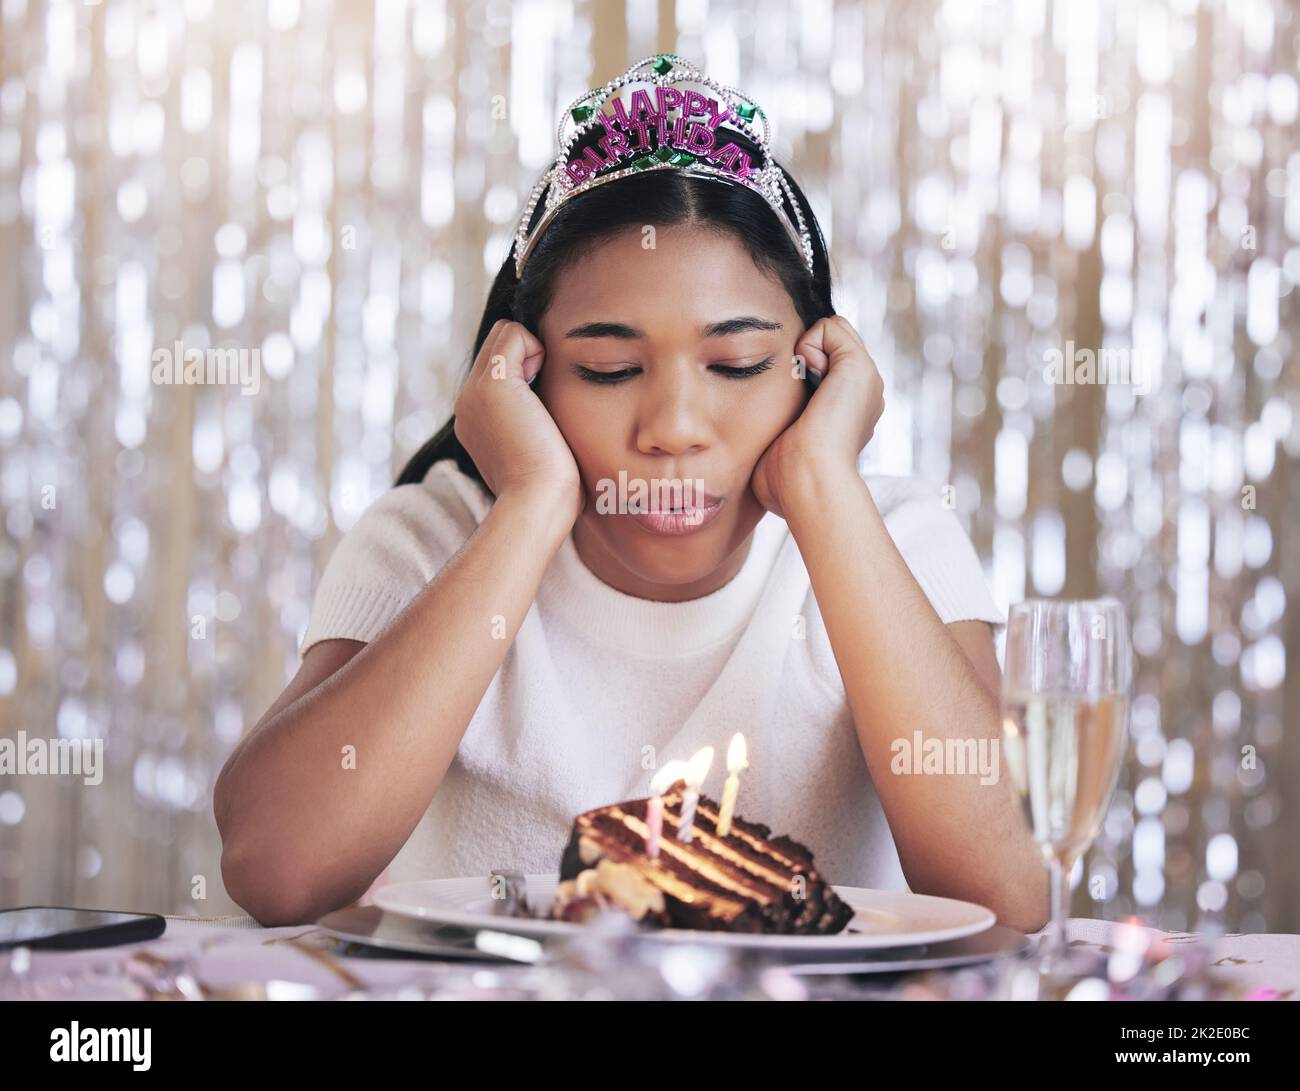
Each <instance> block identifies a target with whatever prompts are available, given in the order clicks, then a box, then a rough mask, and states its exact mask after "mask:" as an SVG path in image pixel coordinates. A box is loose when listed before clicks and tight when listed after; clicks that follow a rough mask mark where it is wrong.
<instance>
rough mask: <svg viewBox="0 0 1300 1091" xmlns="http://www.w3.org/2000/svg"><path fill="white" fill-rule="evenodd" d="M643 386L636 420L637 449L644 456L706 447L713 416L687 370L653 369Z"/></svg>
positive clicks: (701, 392) (676, 452)
mask: <svg viewBox="0 0 1300 1091" xmlns="http://www.w3.org/2000/svg"><path fill="white" fill-rule="evenodd" d="M656 370H657V372H658V374H657V375H656V376H655V378H654V379H653V380H652V381H651V382H650V383H648V384H646V385H645V386H644V387H643V390H644V391H645V397H644V400H643V401H642V403H641V405H640V407H639V409H638V413H637V423H636V448H637V450H638V451H639V452H641V453H642V454H647V455H681V454H686V453H688V452H691V451H694V450H698V449H703V448H705V447H707V446H708V444H709V440H710V438H711V437H712V434H713V425H712V416H711V414H710V411H709V406H708V404H707V399H706V398H705V396H704V391H703V390H701V389H700V388H699V387H698V386H697V384H696V383H695V382H694V380H693V379H692V378H688V377H686V369H683V370H681V371H679V370H675V369H668V368H662V369H656Z"/></svg>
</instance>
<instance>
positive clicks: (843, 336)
mask: <svg viewBox="0 0 1300 1091" xmlns="http://www.w3.org/2000/svg"><path fill="white" fill-rule="evenodd" d="M751 135H752V134H751ZM729 138H731V134H729ZM734 139H735V141H737V142H738V146H740V147H743V148H744V149H745V150H746V154H748V155H751V156H752V157H753V158H754V160H755V161H756V162H757V161H759V159H760V158H761V156H762V155H763V154H764V153H765V152H766V148H765V147H763V146H761V144H760V143H759V142H756V141H752V140H746V139H745V137H744V135H741V134H737V135H735V136H734ZM586 146H588V147H591V146H594V142H593V141H588V143H587V145H586ZM778 169H780V171H781V175H782V177H783V178H784V180H785V182H786V183H787V184H788V187H789V188H788V189H786V190H785V193H786V194H787V197H788V199H789V205H788V207H786V208H784V209H782V210H781V214H780V215H778V211H777V210H775V208H774V206H773V203H772V201H770V200H768V199H767V198H766V197H765V196H764V195H763V194H761V193H759V192H757V191H756V190H755V189H754V188H751V187H749V186H747V185H742V184H719V179H718V178H717V177H706V176H703V175H702V174H700V173H696V172H692V171H688V170H681V169H671V168H668V169H653V170H645V171H641V170H635V171H630V172H625V174H624V175H620V176H619V177H618V178H616V179H612V180H609V184H597V185H592V186H590V187H588V188H585V189H583V190H582V191H580V192H577V193H576V194H575V195H573V196H571V197H569V198H568V199H567V200H565V201H564V202H563V203H562V204H561V205H559V207H558V208H557V209H556V210H554V211H553V212H548V211H546V210H545V209H544V206H543V205H541V204H538V205H537V207H536V209H530V211H531V213H532V214H531V217H529V216H528V215H526V216H525V225H526V226H527V227H529V228H530V229H532V231H531V235H530V236H529V246H528V249H527V253H526V257H527V260H526V262H525V263H524V264H523V267H522V272H520V271H519V270H518V269H517V266H516V260H515V259H516V257H518V256H519V253H520V248H519V247H516V249H515V250H514V251H513V252H512V254H511V255H510V256H509V257H507V259H506V261H505V263H504V264H503V265H502V268H501V271H500V273H499V274H498V275H497V277H496V280H495V283H494V284H493V286H492V289H491V293H490V295H489V297H488V301H487V307H486V310H485V312H484V315H483V320H482V322H481V324H480V327H479V331H478V336H477V338H476V342H475V346H474V358H473V363H472V366H471V368H470V370H469V373H468V375H467V377H466V378H465V380H464V382H463V385H462V386H461V388H460V390H459V393H458V395H457V397H456V400H455V405H454V416H453V417H452V419H451V420H450V421H449V422H448V423H447V425H446V426H445V427H444V428H443V429H442V431H441V432H439V433H438V434H437V435H436V436H435V437H434V438H433V439H432V440H431V441H430V442H429V443H428V444H426V445H425V447H424V448H423V449H422V450H421V451H420V452H418V453H417V454H416V455H415V457H414V458H413V459H412V460H411V462H410V464H409V465H408V466H407V467H406V468H405V470H404V471H403V472H402V474H401V476H400V477H399V479H398V483H397V485H396V487H394V488H393V489H392V490H391V491H390V492H388V493H387V494H385V495H384V496H382V497H380V498H379V499H378V500H377V501H376V502H375V503H374V504H372V505H371V507H370V508H369V509H368V510H367V511H366V512H365V513H364V514H363V515H362V517H361V518H360V520H359V521H358V522H357V523H356V524H355V525H354V526H353V527H352V528H351V529H350V530H349V531H348V532H347V533H346V534H345V535H344V537H343V539H342V541H341V542H340V543H339V545H338V547H337V549H336V551H335V553H334V555H333V557H332V558H331V560H330V563H329V564H328V566H327V567H326V570H325V573H324V576H323V578H322V581H321V584H320V587H319V588H318V590H317V593H316V597H315V601H314V606H313V610H312V615H311V619H310V622H309V624H308V627H307V631H306V633H305V635H304V638H303V642H302V648H301V650H302V655H303V658H302V665H301V668H300V669H299V671H298V673H297V676H296V677H295V678H294V679H293V680H292V682H291V683H290V684H289V686H288V687H287V688H286V689H285V691H284V693H283V694H281V695H280V697H279V699H278V700H276V702H275V703H274V704H273V705H272V706H271V708H270V709H268V710H267V712H266V714H265V715H264V716H263V717H262V719H261V721H260V722H259V723H258V724H257V726H256V727H255V728H254V730H253V731H252V732H251V733H250V734H249V735H248V736H247V737H246V738H245V739H244V740H243V741H242V742H241V743H240V745H239V746H238V747H237V748H236V750H235V751H234V753H232V754H231V756H230V759H229V760H228V761H227V763H226V766H225V768H224V769H223V770H222V773H221V776H220V779H219V781H218V783H217V786H216V791H215V795H214V809H215V813H216V819H217V823H218V826H219V828H220V831H221V835H222V838H223V854H222V872H223V876H224V878H225V882H226V887H227V890H228V891H229V892H230V894H231V896H232V897H233V898H234V899H235V900H236V901H237V902H239V904H241V905H243V906H244V907H245V908H246V909H247V910H248V911H249V912H250V913H251V914H252V915H253V916H255V917H256V918H258V919H259V920H260V921H262V922H263V923H265V924H281V923H291V922H300V921H308V920H313V919H315V918H316V917H318V916H320V915H322V914H324V913H325V912H328V911H329V910H332V909H335V908H338V907H340V906H343V905H346V904H349V903H351V902H353V901H355V900H357V899H358V898H360V897H361V896H362V895H364V894H365V893H366V891H367V890H368V889H369V888H370V887H371V886H372V884H375V883H376V881H377V880H379V879H383V880H385V881H388V880H392V881H397V880H403V879H410V878H432V877H442V876H452V875H486V874H487V873H488V872H489V871H490V870H491V869H493V868H498V867H512V868H516V869H518V870H521V871H525V872H555V871H556V870H557V869H558V865H559V858H560V853H561V850H562V848H563V846H564V843H565V840H566V838H567V836H568V832H569V829H570V826H571V823H572V820H573V817H574V816H575V815H576V814H578V813H579V812H581V811H584V810H588V809H590V808H592V807H596V806H602V805H604V804H607V803H612V802H615V801H618V800H621V799H628V798H634V797H637V796H644V795H645V794H647V791H648V785H649V780H650V778H651V777H652V776H653V775H654V771H655V770H656V769H657V768H658V767H659V766H661V765H662V763H663V762H664V761H667V760H669V759H672V758H688V757H690V756H691V754H693V753H694V752H695V751H696V750H697V749H699V748H700V747H702V746H706V745H713V746H715V747H716V748H717V749H718V752H719V754H720V755H721V754H724V753H725V751H726V746H727V743H728V741H729V739H730V738H731V736H732V734H733V733H734V732H736V731H743V732H744V733H745V736H746V738H747V740H748V743H749V754H750V767H749V768H748V769H747V770H746V771H745V772H744V774H743V776H742V778H741V784H742V789H741V795H740V802H739V806H738V811H739V813H740V814H742V815H744V816H745V817H747V818H750V819H753V820H757V821H761V822H764V823H766V824H768V825H769V826H771V827H772V829H773V830H774V831H775V832H778V833H788V834H790V835H791V836H793V837H795V838H796V839H798V840H799V841H802V842H804V843H805V844H807V845H808V846H809V847H810V848H811V849H812V850H813V852H814V853H815V854H816V857H817V861H818V866H819V869H820V870H821V872H822V873H823V874H824V875H825V876H826V877H827V878H828V879H829V880H830V881H832V882H836V883H843V884H853V885H865V886H874V887H880V888H893V889H902V888H904V886H906V887H908V888H910V889H912V890H914V891H916V892H919V893H930V894H940V895H948V896H952V897H958V898H964V899H968V900H971V901H976V902H979V903H981V904H984V905H986V906H988V907H990V908H991V909H993V910H994V911H995V912H996V913H997V915H998V917H999V918H1000V919H1001V921H1002V922H1003V923H1006V924H1009V925H1011V926H1013V927H1018V928H1021V929H1023V930H1037V929H1038V928H1040V927H1041V926H1042V925H1043V923H1044V921H1045V919H1046V915H1047V883H1046V879H1045V874H1044V871H1043V865H1042V860H1041V857H1040V855H1039V852H1038V850H1037V848H1036V846H1035V845H1034V844H1033V842H1032V841H1031V840H1030V837H1029V834H1028V832H1027V830H1026V828H1025V826H1024V823H1023V821H1022V818H1021V815H1020V814H1019V811H1018V805H1017V803H1016V801H1015V799H1014V797H1013V794H1012V789H1011V787H1010V785H1009V783H1008V782H1007V779H1006V778H1002V777H997V775H996V774H997V771H998V769H997V768H995V769H994V770H993V777H992V778H990V777H989V776H987V775H985V776H981V775H980V773H979V771H978V770H977V769H976V768H974V766H973V765H972V766H971V767H970V768H969V769H968V770H967V771H965V772H964V773H963V772H960V771H953V770H945V771H944V772H931V773H930V774H929V775H914V774H913V773H912V772H911V771H910V769H909V768H908V766H907V764H906V763H900V760H899V758H900V754H902V753H903V752H904V751H907V750H908V748H911V747H913V746H914V744H915V742H916V740H917V735H918V733H920V735H921V736H922V737H923V738H924V739H926V740H936V739H937V740H940V741H941V742H945V741H946V740H970V743H969V744H968V745H967V746H966V750H967V751H968V752H970V753H974V752H975V750H976V747H977V745H979V740H986V743H985V744H983V745H987V741H990V740H995V739H997V738H998V737H999V735H1000V724H999V713H998V691H999V685H1000V674H999V668H998V663H997V658H996V655H995V652H994V644H993V634H992V631H991V628H990V626H991V625H999V624H1001V623H1002V622H1003V617H1002V615H1001V613H1000V611H999V610H998V608H997V606H996V604H995V603H994V602H993V601H992V599H991V597H990V596H989V593H988V590H987V588H986V587H985V584H984V580H983V574H982V571H981V569H980V565H979V561H978V558H977V556H976V554H975V551H974V549H973V548H972V546H971V544H970V541H969V539H968V538H967V537H966V535H965V532H964V531H963V530H962V528H961V525H960V523H959V522H958V520H957V518H956V516H955V515H954V514H953V512H952V511H951V510H949V508H948V507H947V506H945V505H944V503H943V501H942V496H941V493H940V490H939V489H938V487H937V486H932V485H929V484H926V483H924V482H920V481H917V480H915V479H911V478H901V477H887V476H883V475H865V476H864V475H863V474H862V473H860V472H859V468H858V459H859V454H860V452H861V451H862V450H863V448H864V447H865V446H866V445H867V443H868V442H869V441H870V439H871V437H872V432H873V429H874V427H875V424H876V422H877V420H878V418H879V417H880V414H881V412H882V410H883V408H884V398H883V393H882V387H883V384H882V382H881V379H880V376H879V374H878V372H877V369H876V367H875V365H874V364H873V363H872V360H871V357H870V355H869V353H868V351H867V349H866V347H865V345H864V344H863V342H862V339H861V338H860V337H859V336H858V334H857V332H856V331H855V330H854V329H853V327H852V326H851V325H850V324H849V323H848V322H847V321H846V320H845V319H844V318H843V317H841V316H838V315H836V314H835V313H834V308H833V306H832V303H831V281H830V270H829V265H828V261H827V255H826V251H825V246H824V243H823V240H822V237H821V232H820V229H819V228H818V226H817V224H816V221H815V219H813V217H812V213H811V209H810V208H809V206H808V204H807V201H806V200H805V199H804V195H803V193H802V191H801V190H800V189H799V187H798V185H797V184H796V183H795V182H794V180H793V178H791V177H790V176H789V175H788V174H787V173H785V171H784V168H779V167H778ZM796 201H797V202H798V205H799V206H801V211H802V212H803V216H804V219H803V220H801V221H799V222H800V223H803V222H806V223H807V225H808V226H807V234H806V237H808V238H810V239H811V247H810V248H809V249H810V253H801V252H800V247H799V246H798V244H797V243H798V240H797V238H795V237H794V236H792V232H791V229H790V225H791V224H792V223H793V222H794V220H795V215H794V204H795V202H796ZM539 222H540V223H544V225H545V226H544V229H543V230H541V231H540V233H539V232H538V231H537V230H536V226H537V225H538V224H539ZM809 259H811V269H810V268H809ZM817 378H820V384H819V385H817V384H816V380H817ZM810 379H811V381H810ZM664 481H674V482H678V483H685V490H686V491H684V492H683V493H682V494H681V495H684V496H685V499H684V500H678V501H676V502H674V503H671V504H670V505H669V506H670V507H671V508H672V510H650V511H643V510H639V509H638V506H637V504H636V502H635V500H633V499H630V497H632V496H633V495H634V494H635V483H636V482H643V483H645V482H650V483H654V482H664ZM692 485H693V486H694V491H691V486H692ZM651 487H652V488H653V486H651ZM641 495H642V497H644V496H645V495H646V494H645V493H644V492H643V493H642V494H641ZM661 495H668V494H667V493H664V494H661ZM993 752H994V753H995V754H996V749H995V748H994V750H993ZM913 757H914V758H915V765H916V768H917V769H918V770H919V769H920V766H921V755H920V754H915V755H913ZM721 764H722V763H721V761H720V760H719V762H717V763H716V764H715V767H714V772H713V773H712V774H711V777H710V781H707V782H706V783H705V785H704V791H705V792H706V793H708V794H711V795H714V796H715V797H716V795H717V793H718V792H719V791H720V787H721V779H722V777H723V776H725V770H722V769H721V768H720V767H721ZM714 781H716V783H713V782H714Z"/></svg>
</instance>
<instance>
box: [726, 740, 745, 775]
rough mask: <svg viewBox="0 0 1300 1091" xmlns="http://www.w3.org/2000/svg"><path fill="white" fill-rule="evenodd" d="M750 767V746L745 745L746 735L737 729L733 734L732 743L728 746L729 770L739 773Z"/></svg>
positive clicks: (729, 771)
mask: <svg viewBox="0 0 1300 1091" xmlns="http://www.w3.org/2000/svg"><path fill="white" fill-rule="evenodd" d="M748 768H749V748H748V747H747V746H746V745H745V736H744V735H742V734H741V733H740V732H739V731H737V732H736V733H735V734H734V735H732V736H731V745H730V746H728V747H727V772H728V773H739V772H740V771H741V770H742V769H748Z"/></svg>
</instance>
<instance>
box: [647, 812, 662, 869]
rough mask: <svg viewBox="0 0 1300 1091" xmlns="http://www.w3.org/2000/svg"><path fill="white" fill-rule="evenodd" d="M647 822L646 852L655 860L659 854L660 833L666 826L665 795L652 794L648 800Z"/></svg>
mask: <svg viewBox="0 0 1300 1091" xmlns="http://www.w3.org/2000/svg"><path fill="white" fill-rule="evenodd" d="M645 824H646V826H647V827H649V828H648V830H647V832H646V835H645V854H646V855H647V856H649V857H650V858H651V859H652V860H653V859H654V858H655V857H657V856H658V855H659V835H660V834H661V833H662V832H663V828H664V797H663V796H651V797H650V798H649V800H647V802H646V808H645Z"/></svg>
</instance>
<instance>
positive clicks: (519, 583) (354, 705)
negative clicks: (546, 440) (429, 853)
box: [222, 493, 571, 921]
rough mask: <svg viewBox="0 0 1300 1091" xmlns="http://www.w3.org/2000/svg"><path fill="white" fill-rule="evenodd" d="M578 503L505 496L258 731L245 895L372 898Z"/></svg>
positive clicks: (233, 830)
mask: <svg viewBox="0 0 1300 1091" xmlns="http://www.w3.org/2000/svg"><path fill="white" fill-rule="evenodd" d="M564 508H565V505H563V504H558V503H554V502H553V501H552V500H551V498H550V497H549V496H547V495H544V494H533V493H529V494H506V495H503V496H502V497H500V498H499V499H498V500H497V502H496V503H495V504H494V505H493V507H492V508H491V510H490V511H489V513H488V515H487V517H486V518H485V519H484V521H483V523H482V524H481V525H480V526H479V527H478V528H477V529H476V530H475V531H474V533H473V534H472V535H471V536H470V538H469V539H468V540H467V541H466V542H465V544H464V545H463V546H462V547H461V549H460V550H459V551H458V552H457V553H456V554H455V556H453V557H452V558H451V560H449V561H448V562H447V564H446V565H445V566H443V568H441V569H440V570H439V571H438V573H437V574H436V575H435V576H434V577H433V579H431V580H430V581H429V583H428V584H427V585H426V586H425V587H424V588H422V589H421V590H420V592H419V594H417V595H416V596H415V598H414V599H413V600H412V601H411V602H410V603H409V604H407V606H406V607H405V608H404V609H403V610H402V612H401V613H400V614H398V616H397V617H396V618H395V619H394V620H393V622H392V623H391V625H389V626H388V627H387V628H386V629H385V631H384V633H383V634H382V635H381V636H380V637H379V638H377V639H376V640H375V641H373V642H372V643H370V644H369V645H367V646H366V647H364V648H362V649H361V650H360V651H359V652H357V654H356V655H355V656H353V658H352V659H351V660H350V661H349V662H347V663H346V664H345V665H344V666H343V667H342V668H340V669H339V670H338V671H337V672H336V673H335V674H334V675H332V676H330V677H329V678H328V679H326V681H325V682H323V683H321V684H320V685H319V686H317V687H316V688H315V689H313V690H312V691H310V692H309V693H307V694H305V695H304V696H303V697H301V698H300V699H299V700H297V701H296V702H294V703H293V704H291V705H289V706H287V707H286V708H284V709H282V710H281V711H280V712H279V713H278V714H276V715H275V716H273V717H272V718H271V719H269V720H268V721H267V722H265V723H263V724H260V725H259V726H258V727H257V728H256V729H255V731H254V734H253V735H252V736H250V738H249V739H248V741H247V743H246V745H245V746H244V747H243V748H242V750H241V752H240V753H239V754H237V755H236V756H235V759H234V761H233V762H232V763H231V764H230V766H229V767H228V768H227V769H226V770H224V771H223V774H222V779H223V780H224V781H226V783H225V784H223V786H222V791H223V793H224V796H225V799H226V801H227V802H226V806H225V808H224V814H225V828H224V829H223V830H222V836H223V843H224V847H223V855H222V868H223V874H224V875H225V876H226V881H227V886H228V888H229V887H231V886H232V885H233V886H234V887H235V888H236V889H232V890H231V894H232V896H234V897H235V898H236V900H240V896H241V894H242V895H243V897H244V898H245V899H247V900H246V901H241V904H244V905H245V907H246V908H248V902H249V901H256V902H257V903H258V904H259V905H263V906H267V905H272V906H274V908H273V909H270V910H268V911H267V912H264V913H263V915H264V916H265V915H268V913H269V914H271V915H274V916H276V917H280V918H285V920H286V921H288V920H308V919H314V917H315V916H317V915H319V914H321V913H324V912H327V911H328V910H330V909H333V908H336V907H338V906H341V905H345V904H348V903H349V902H352V901H355V900H356V899H357V898H358V897H360V896H361V895H362V894H363V893H365V891H366V889H367V888H368V887H369V885H370V884H371V883H372V882H373V881H374V879H375V877H376V876H377V875H378V874H379V873H380V872H381V871H382V870H383V868H384V867H385V866H386V865H387V864H388V862H389V861H390V860H391V859H392V858H393V856H394V855H396V853H397V852H398V850H399V849H400V848H401V847H402V845H403V844H405V842H406V840H407V838H408V837H409V836H410V834H411V831H412V830H413V829H414V828H415V826H416V824H417V823H418V822H419V820H420V818H421V816H422V815H423V814H424V813H425V811H426V810H427V809H428V807H429V803H430V801H431V800H432V798H433V795H434V793H435V792H436V791H437V790H438V787H439V785H440V784H441V783H442V779H443V777H444V776H445V775H446V772H447V769H448V767H449V766H450V764H451V762H452V759H453V758H454V756H455V754H456V750H457V748H458V746H459V745H460V741H461V738H462V736H463V735H464V733H465V729H466V728H467V727H468V725H469V723H470V721H471V719H472V718H473V716H474V713H475V711H476V710H477V708H478V706H479V702H480V701H481V700H482V698H483V695H484V693H485V692H486V691H487V688H488V686H489V685H490V684H491V681H492V679H493V677H494V676H495V675H496V673H497V670H498V669H499V668H500V666H501V664H502V661H503V660H504V659H505V656H506V653H507V652H508V650H509V649H510V647H511V644H512V642H513V640H514V637H515V634H516V633H517V632H518V630H519V627H520V625H521V624H522V622H523V619H524V616H525V615H526V614H527V612H528V609H529V607H530V606H531V604H532V602H533V600H534V598H535V597H536V594H537V589H538V586H539V585H540V582H541V579H542V575H543V573H544V572H545V570H546V566H547V564H548V563H549V562H550V559H551V557H552V556H553V555H554V553H555V551H556V549H558V548H559V546H560V544H561V543H562V542H563V540H564V537H565V535H567V534H568V532H569V529H570V526H571V523H570V525H569V526H566V525H565V517H564V515H563V512H564ZM272 890H278V891H281V892H286V893H280V894H276V895H274V898H275V900H274V901H271V900H270V899H271V897H272V895H271V893H270V891H272Z"/></svg>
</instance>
